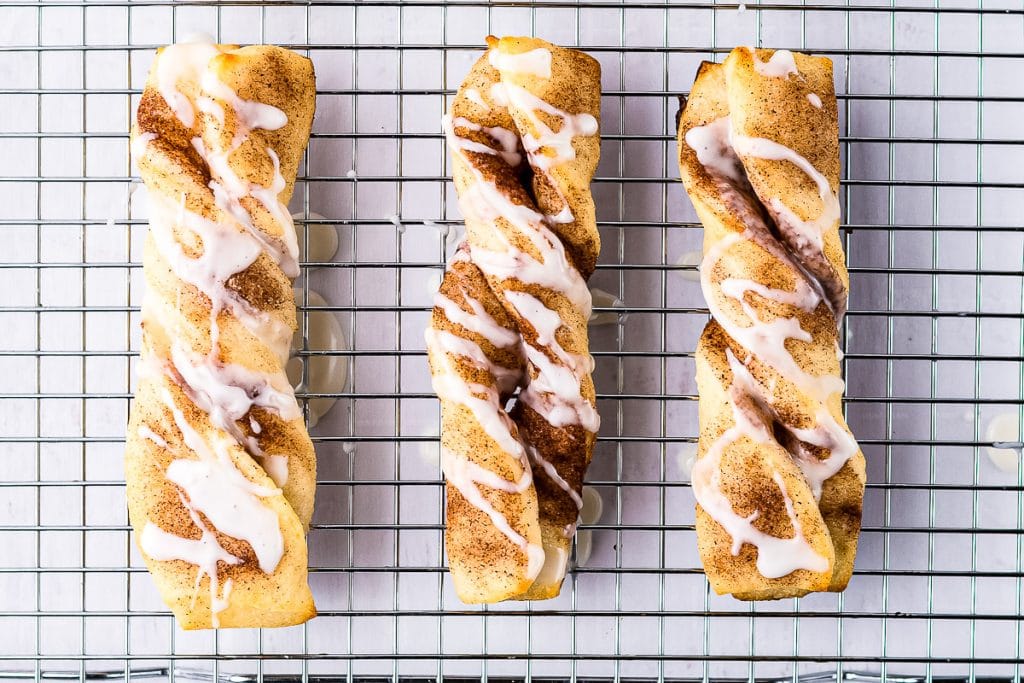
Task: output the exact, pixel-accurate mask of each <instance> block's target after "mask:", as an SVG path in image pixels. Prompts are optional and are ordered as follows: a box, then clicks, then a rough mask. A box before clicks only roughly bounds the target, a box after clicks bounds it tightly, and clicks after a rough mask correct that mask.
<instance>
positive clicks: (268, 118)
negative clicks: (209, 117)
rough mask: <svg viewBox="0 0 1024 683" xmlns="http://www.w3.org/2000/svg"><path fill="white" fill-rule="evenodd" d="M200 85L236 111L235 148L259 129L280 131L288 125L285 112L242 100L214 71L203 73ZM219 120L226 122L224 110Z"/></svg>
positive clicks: (273, 107) (270, 106) (259, 103)
mask: <svg viewBox="0 0 1024 683" xmlns="http://www.w3.org/2000/svg"><path fill="white" fill-rule="evenodd" d="M199 85H200V87H201V88H202V90H203V91H204V92H206V93H208V94H209V95H212V96H213V97H215V98H216V99H218V100H221V101H223V102H225V103H227V105H228V106H230V107H231V108H232V109H233V110H234V113H235V120H236V124H237V129H236V130H235V138H234V144H233V146H238V145H241V144H242V142H243V141H244V140H245V138H247V137H249V133H250V132H252V131H254V130H256V129H257V128H259V129H262V130H279V129H281V128H284V127H285V125H287V124H288V115H287V114H285V113H284V112H283V111H281V110H280V109H278V108H277V107H275V106H273V105H270V104H264V103H263V102H255V101H253V100H244V99H242V98H241V97H239V96H238V93H236V92H235V91H234V90H232V89H231V88H230V87H229V86H228V85H226V84H225V83H224V82H223V81H221V80H220V79H219V78H217V75H216V74H215V73H214V72H212V71H209V70H207V71H205V72H204V73H203V75H202V78H201V79H200V81H199ZM219 119H220V122H221V123H223V122H224V121H223V109H221V115H220V117H219Z"/></svg>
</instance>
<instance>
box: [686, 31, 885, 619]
mask: <svg viewBox="0 0 1024 683" xmlns="http://www.w3.org/2000/svg"><path fill="white" fill-rule="evenodd" d="M774 54H775V53H774V52H773V51H770V50H757V51H756V52H755V51H752V50H750V49H749V48H737V49H735V50H733V51H732V52H731V53H730V55H729V57H728V58H727V59H726V61H725V63H724V64H712V63H708V62H705V63H703V64H702V65H701V67H700V69H699V70H698V73H697V78H696V81H695V83H694V86H693V89H692V91H691V93H690V96H689V98H688V100H687V102H686V105H685V107H684V108H683V110H682V112H681V116H680V118H679V164H680V170H681V173H682V178H683V183H684V185H685V187H686V190H687V192H688V194H689V195H690V199H691V200H692V202H693V204H694V207H695V208H696V210H697V214H698V216H699V217H700V219H701V221H702V222H703V224H704V253H705V256H706V260H705V264H704V265H703V266H702V282H703V286H704V293H705V297H706V298H707V299H708V301H709V305H710V306H711V307H712V311H713V313H715V312H716V311H717V313H715V317H716V318H718V320H712V321H711V322H709V323H708V326H707V327H706V328H705V330H704V334H703V335H702V337H701V340H700V343H699V345H698V348H697V384H698V389H699V393H700V424H701V433H700V441H699V459H703V458H705V457H708V454H709V452H711V451H713V450H714V451H715V452H716V453H717V452H718V451H717V446H723V445H724V447H723V448H721V459H720V461H719V463H718V465H717V468H716V470H715V471H716V473H717V475H718V477H719V478H718V480H717V485H718V488H719V490H720V491H721V492H722V494H723V495H724V496H725V498H726V500H727V501H728V504H729V505H730V506H731V509H732V511H733V512H735V514H736V515H738V516H740V517H744V518H745V517H749V516H750V515H754V514H756V515H757V516H756V519H754V521H753V523H752V525H753V527H754V529H755V530H756V531H758V532H762V533H763V534H767V535H768V536H772V537H775V538H780V539H795V538H796V537H797V534H798V530H797V527H796V526H795V524H794V520H795V523H796V524H797V525H799V531H800V532H801V533H802V535H803V537H804V538H805V539H806V542H807V546H808V547H809V548H810V549H811V550H812V551H813V552H814V553H816V554H817V555H818V556H820V557H821V558H824V560H825V561H826V564H827V566H825V568H824V569H822V570H821V571H813V570H810V569H797V570H795V571H792V572H789V573H787V574H785V575H783V576H772V577H771V578H769V577H766V576H764V575H763V574H762V573H761V571H759V568H758V559H759V558H758V553H759V550H758V548H757V547H756V546H755V544H752V543H749V542H744V543H742V544H741V547H739V548H738V549H737V548H736V547H735V545H734V540H735V539H734V537H733V535H732V534H730V533H729V531H727V530H726V529H725V528H724V527H723V525H722V524H721V523H720V521H719V520H718V519H716V518H715V517H713V516H712V515H711V514H709V512H708V511H707V510H705V509H704V508H703V507H702V506H701V505H700V504H698V506H697V538H698V546H699V549H700V553H701V559H702V561H703V563H704V568H705V572H706V573H707V576H708V579H709V581H710V582H711V585H712V587H713V588H714V589H715V591H716V592H718V593H732V594H733V595H734V596H736V597H737V598H740V599H746V600H763V599H775V598H782V597H793V596H801V595H804V594H806V593H808V592H810V591H819V590H832V591H841V590H843V588H845V586H846V584H847V582H848V581H849V578H850V575H851V573H852V570H853V562H854V556H855V554H856V549H857V536H858V533H859V530H860V518H861V508H862V499H863V491H864V481H865V475H864V457H863V454H862V453H861V451H860V449H859V448H858V447H856V444H855V442H853V440H852V436H851V435H850V434H849V428H848V427H847V426H846V423H845V421H844V419H843V415H842V405H841V399H842V396H841V392H839V391H825V392H818V391H817V390H814V391H811V390H810V389H809V385H808V384H807V383H806V382H803V381H799V380H800V378H799V377H797V378H794V373H793V372H792V371H786V372H783V371H780V367H779V366H780V363H781V364H784V362H785V358H781V359H780V358H779V357H777V356H776V355H775V354H768V357H766V356H765V354H764V351H763V348H761V347H758V348H748V347H747V346H746V345H744V344H743V343H741V342H740V341H738V340H737V339H735V338H734V337H733V336H730V334H729V333H727V332H726V330H725V329H723V325H725V326H726V327H729V328H730V329H733V328H735V329H737V330H739V331H741V332H744V334H742V335H741V336H744V338H749V336H748V335H747V334H746V331H749V329H750V328H752V327H755V326H757V325H758V324H770V323H773V322H774V323H776V324H784V323H785V321H786V320H787V319H795V320H796V321H797V322H798V323H799V328H800V329H802V330H803V333H802V334H803V335H804V336H805V338H804V339H797V338H793V337H791V336H790V337H789V338H786V339H785V341H784V354H785V355H788V356H790V357H791V358H792V362H793V363H795V365H796V366H797V368H798V372H802V373H804V375H805V377H806V378H810V379H809V380H808V381H810V382H812V383H814V384H815V386H817V383H818V382H821V381H822V380H821V378H825V379H826V380H827V379H828V378H830V377H834V378H838V376H839V372H840V367H839V361H838V344H837V342H838V337H837V321H838V320H840V319H841V317H842V315H843V313H844V312H845V306H846V298H847V290H848V287H849V277H848V275H847V271H846V267H845V265H844V254H843V250H842V244H841V242H840V238H839V230H838V228H839V220H838V212H836V215H835V219H834V220H833V221H831V222H830V224H829V225H824V226H821V230H820V239H821V246H820V247H816V246H815V245H814V243H813V240H808V239H807V238H806V235H805V234H804V233H802V232H801V230H800V225H801V223H804V222H814V221H816V220H819V219H820V217H821V216H824V215H826V212H827V208H826V202H825V200H824V199H823V198H822V195H821V193H820V191H819V187H818V185H817V184H816V182H815V179H814V178H812V176H811V175H810V174H809V173H808V172H805V169H802V168H801V167H799V166H798V165H797V163H796V162H794V161H792V160H791V159H790V158H780V157H778V155H772V154H769V153H766V152H764V151H759V152H757V153H751V150H750V149H747V148H746V147H743V146H739V147H737V146H736V143H735V142H734V139H735V138H736V136H739V138H740V139H741V140H743V139H745V138H746V139H766V140H767V141H770V142H773V143H777V144H781V145H784V146H785V147H787V148H789V149H790V150H792V151H793V152H795V153H796V154H797V155H799V156H800V157H802V158H803V159H805V160H806V161H807V162H808V163H809V164H810V165H811V166H813V168H814V169H817V172H818V173H820V174H821V176H823V177H824V178H825V179H827V183H828V186H829V187H828V190H829V191H830V192H831V193H832V194H833V195H834V194H835V193H836V192H837V191H838V187H839V146H838V124H837V109H836V101H835V95H834V92H833V85H832V65H831V62H830V61H829V60H828V59H826V58H816V57H809V56H807V55H802V54H793V56H792V57H793V64H794V65H795V67H796V68H797V69H798V73H795V74H794V73H788V74H782V75H771V74H765V73H762V72H761V70H759V68H758V66H759V65H758V64H756V62H755V59H756V61H757V62H760V63H761V65H762V66H761V69H762V70H763V68H764V67H763V65H764V64H767V63H769V61H770V60H771V59H772V57H773V55H774ZM781 57H784V55H780V58H781ZM816 98H817V99H816ZM815 102H817V103H819V104H820V106H816V105H815ZM724 116H729V117H730V124H731V137H730V143H729V144H730V145H731V146H732V147H735V151H734V152H733V154H735V156H737V157H738V163H739V164H741V165H740V166H738V167H737V168H738V169H739V171H738V173H737V176H738V177H730V173H729V171H728V168H726V170H725V171H723V170H721V169H719V168H716V166H715V160H716V159H717V157H716V156H715V155H714V154H712V155H710V156H709V159H710V160H711V161H710V162H709V163H708V165H705V163H702V162H701V160H700V159H698V154H697V152H696V151H695V149H694V148H693V147H691V145H690V144H688V142H687V133H689V132H690V131H691V130H694V129H696V128H698V127H704V126H708V125H709V124H711V123H712V122H715V121H718V120H721V118H722V117H724ZM763 148H764V147H762V148H760V149H762V150H763ZM753 149H754V150H757V149H759V148H758V147H757V146H756V145H755V146H754V147H753ZM705 161H707V159H706V160H705ZM780 202H781V204H782V205H784V206H785V207H788V209H789V211H790V212H791V213H792V215H789V214H787V213H786V211H785V210H780ZM835 206H836V208H838V203H836V204H835ZM794 215H795V217H796V218H795V220H794V218H793V216H794ZM820 220H824V219H820ZM709 254H712V255H713V256H712V258H711V259H710V261H711V262H709V259H708V258H707V257H708V255H709ZM727 280H731V281H732V283H731V284H732V285H733V287H734V286H735V283H736V282H744V283H746V282H752V283H756V285H759V286H762V287H764V288H765V290H767V291H768V292H769V294H768V295H764V294H762V293H761V292H758V291H752V290H750V289H749V288H748V289H747V290H746V291H744V292H743V293H742V294H741V295H740V298H735V297H734V296H731V295H730V294H729V293H727V292H725V291H723V282H724V281H727ZM802 287H806V288H810V289H812V290H813V291H814V292H816V298H813V299H811V301H812V302H817V303H816V305H813V306H809V307H807V306H804V307H801V306H800V305H796V303H795V302H799V301H800V300H801V298H800V294H799V293H800V292H801V291H802V290H801V288H802ZM771 291H774V292H776V293H777V294H771ZM787 298H791V299H792V300H790V301H787V300H786V299H787ZM780 299H781V300H780ZM806 299H807V297H804V300H806ZM751 315H753V316H756V318H757V321H755V320H752V318H751ZM758 321H759V322H758ZM720 322H722V323H723V324H719V323H720ZM762 329H763V328H762ZM761 344H762V345H763V342H761ZM778 356H782V354H778ZM731 359H732V360H731ZM737 368H742V372H743V375H744V376H743V377H737V376H736V369H737ZM746 375H749V379H747V378H746ZM794 380H797V381H794ZM839 386H841V385H839ZM825 394H827V396H825ZM738 421H743V422H744V423H745V424H748V425H752V426H751V427H747V428H743V425H740V426H739V427H737V424H738ZM823 425H834V428H833V427H829V428H828V429H832V430H833V431H832V432H830V433H831V434H833V435H834V436H835V438H833V440H832V442H830V443H832V445H833V448H827V447H818V446H814V445H812V444H810V443H808V442H807V441H806V438H807V437H806V435H807V434H808V433H813V434H820V433H821V430H823V429H826V427H825V426H823ZM734 428H735V429H736V430H739V433H740V434H741V436H739V437H738V438H734V439H731V440H730V439H729V437H730V435H734V434H736V433H737V432H736V431H735V430H734ZM758 429H763V430H764V431H765V432H766V433H767V434H768V435H769V436H768V438H767V439H765V440H764V441H763V442H759V440H757V439H754V438H751V435H752V434H754V435H756V433H757V430H758ZM730 430H733V431H730ZM794 430H796V431H799V434H800V436H798V435H797V433H795V431H794ZM801 430H807V431H801ZM815 430H817V431H815ZM727 432H728V434H727ZM723 435H726V436H725V437H724V438H725V440H726V441H727V442H728V443H726V442H721V441H720V440H722V439H723ZM841 435H845V437H842V436H841ZM842 438H848V439H849V441H848V443H849V444H852V446H851V447H850V448H848V449H847V450H849V451H850V454H849V457H848V459H846V460H845V462H844V464H842V467H841V468H839V469H838V471H837V472H835V473H834V474H833V475H832V476H830V477H829V478H827V480H825V481H824V484H823V486H822V487H821V491H820V496H819V497H817V498H816V496H815V495H814V491H813V486H812V485H811V482H810V480H809V479H808V475H806V474H805V472H804V471H803V470H802V469H801V463H802V462H803V463H804V467H807V465H806V463H807V462H809V461H811V460H816V461H824V460H826V459H827V458H829V457H830V455H831V454H832V452H833V450H835V451H836V452H839V446H838V441H839V440H842ZM776 475H777V476H778V478H779V480H781V482H782V484H781V485H780V484H779V481H778V480H776ZM696 478H697V477H696V476H695V479H696ZM696 486H697V482H695V492H696ZM783 492H785V493H783ZM787 495H788V499H789V502H790V503H791V505H792V508H793V511H792V513H789V512H787V509H786V503H787V500H786V498H787ZM698 498H700V496H699V495H698ZM791 515H792V516H791ZM737 550H738V552H737ZM762 559H763V558H762Z"/></svg>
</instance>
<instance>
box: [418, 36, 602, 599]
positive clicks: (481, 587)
mask: <svg viewBox="0 0 1024 683" xmlns="http://www.w3.org/2000/svg"><path fill="white" fill-rule="evenodd" d="M487 42H488V44H489V46H490V49H489V50H488V52H487V53H485V55H484V56H482V57H481V58H480V59H479V60H478V61H477V62H476V64H475V65H474V66H473V68H472V69H471V71H470V73H469V75H468V76H467V77H466V80H465V81H464V82H463V84H462V87H461V88H460V89H459V92H458V94H457V95H456V97H455V100H454V101H453V103H452V106H451V109H450V111H449V113H448V115H447V116H446V117H445V120H444V125H445V130H446V134H447V138H448V146H449V147H450V149H451V153H452V175H453V178H454V182H455V189H456V192H457V193H458V197H459V205H460V207H461V209H462V213H463V215H464V216H465V220H466V232H467V241H466V243H465V244H464V245H463V246H462V247H461V248H460V250H459V252H458V254H457V256H456V258H455V259H454V261H453V263H452V264H451V268H450V269H449V270H448V272H447V273H446V274H445V277H444V281H443V283H442V285H441V288H440V291H439V293H438V295H437V298H436V299H435V305H434V312H433V317H432V319H431V322H430V327H429V329H428V330H427V348H428V352H429V358H430V369H431V373H432V376H433V384H434V389H435V391H436V392H437V395H438V397H439V398H440V399H441V450H442V466H443V468H444V472H445V475H446V477H447V480H448V485H447V494H448V506H447V531H446V536H445V538H446V545H447V551H448V562H449V566H450V568H451V573H452V578H453V581H454V584H455V589H456V592H457V593H458V595H459V597H460V598H461V599H462V600H463V601H464V602H495V601H499V600H505V599H509V598H517V599H529V600H533V599H545V598H550V597H554V596H556V595H557V594H558V592H559V590H560V587H561V583H562V579H563V578H564V576H565V572H566V567H567V563H568V556H569V548H570V544H571V542H572V537H573V534H574V533H575V528H576V522H577V518H578V515H579V510H580V507H581V506H582V500H581V497H580V494H581V490H582V486H583V475H584V473H585V471H586V468H587V465H588V464H589V462H590V458H591V455H592V452H593V448H594V442H595V440H596V435H597V430H598V427H599V425H600V420H599V418H598V414H597V409H596V405H595V403H596V401H595V393H594V383H593V380H592V379H591V376H590V373H591V371H592V370H593V359H592V358H591V356H590V354H589V347H588V340H587V318H588V317H589V315H590V308H591V300H590V291H589V290H588V288H587V279H588V278H589V277H590V274H591V273H592V272H593V270H594V267H595V264H596V262H597V255H598V252H599V250H600V243H599V237H598V233H597V226H596V223H595V216H594V202H593V199H592V198H591V195H590V180H591V178H592V177H593V175H594V171H595V169H596V167H597V161H598V156H599V153H600V139H599V137H598V116H599V114H600V97H601V91H600V83H601V80H600V67H599V65H598V64H597V62H596V61H595V60H594V59H592V58H591V57H589V56H587V55H585V54H583V53H581V52H577V51H575V50H568V49H565V48H561V47H556V46H554V45H551V44H549V43H546V42H544V41H542V40H536V39H533V38H502V39H501V40H498V39H496V38H493V37H489V38H488V39H487ZM517 388H518V389H519V393H518V394H516V395H515V396H516V400H515V404H514V406H513V407H512V409H511V411H510V412H506V410H505V406H506V402H507V401H508V400H509V399H510V398H511V397H512V396H513V395H514V392H515V390H516V389H517Z"/></svg>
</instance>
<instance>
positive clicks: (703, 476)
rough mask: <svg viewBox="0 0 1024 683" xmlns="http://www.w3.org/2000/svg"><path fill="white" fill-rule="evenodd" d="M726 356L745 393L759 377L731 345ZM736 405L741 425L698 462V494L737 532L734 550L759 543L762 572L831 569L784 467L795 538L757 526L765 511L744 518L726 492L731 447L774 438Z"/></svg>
mask: <svg viewBox="0 0 1024 683" xmlns="http://www.w3.org/2000/svg"><path fill="white" fill-rule="evenodd" d="M726 355H727V357H728V360H729V367H730V368H732V372H733V388H732V391H733V392H734V394H735V393H738V392H742V391H743V390H744V388H745V387H744V385H747V384H748V382H752V381H753V380H752V379H751V378H750V377H749V374H748V373H747V371H746V368H744V367H743V366H742V364H740V363H739V362H738V361H737V360H736V358H735V356H733V354H732V352H731V351H729V350H726ZM734 398H739V399H740V400H742V397H736V396H734ZM732 407H733V419H734V422H735V424H734V425H733V426H732V427H730V428H729V429H727V430H726V431H725V432H724V433H723V434H722V435H721V436H720V437H719V438H718V439H717V440H716V441H715V442H714V443H713V444H711V446H710V447H709V448H708V450H707V452H706V453H705V454H704V456H703V457H701V458H700V459H699V460H697V462H696V463H694V466H693V473H692V481H693V493H694V496H695V497H696V498H697V502H698V503H699V504H700V506H701V507H702V508H703V509H704V510H705V511H706V512H707V513H708V514H709V515H710V516H711V517H712V518H713V519H714V520H715V521H716V522H718V523H719V524H720V525H722V528H724V529H725V530H726V532H727V533H728V534H729V535H730V536H731V537H732V540H733V545H732V554H733V555H738V554H739V552H740V549H741V548H742V547H743V544H744V543H749V544H750V545H753V546H754V547H755V548H757V570H758V571H759V572H760V573H761V575H762V576H764V577H766V578H769V579H776V578H780V577H783V576H786V575H787V574H790V573H792V572H794V571H796V570H798V569H807V570H809V571H813V572H823V571H825V570H827V569H828V560H827V559H826V558H825V557H822V556H821V555H819V554H818V553H816V552H815V551H814V549H813V548H812V547H811V545H810V543H809V542H808V541H807V539H806V538H805V537H804V535H803V529H802V528H801V525H800V522H799V520H798V519H797V516H796V513H795V511H794V508H793V502H792V500H790V498H789V494H788V492H787V491H786V487H785V482H784V481H783V480H782V477H781V476H780V475H779V473H778V472H775V471H774V470H773V472H772V478H773V479H774V481H775V483H776V484H777V485H778V487H779V491H780V492H781V493H782V497H783V500H784V501H785V506H786V514H787V516H788V517H789V519H790V522H791V524H792V525H793V536H792V537H791V538H778V537H776V536H771V535H769V534H766V533H764V532H763V531H760V530H758V529H757V528H755V527H754V524H753V522H754V520H756V519H757V517H758V514H759V513H758V512H757V511H755V512H754V513H753V514H752V515H750V516H749V517H741V516H740V515H738V514H736V511H735V510H733V508H732V503H730V502H729V499H728V498H726V496H725V494H724V493H723V492H722V490H721V487H720V484H721V460H722V454H723V452H724V451H725V448H726V447H727V446H729V445H730V444H732V443H734V442H736V441H739V440H740V439H743V438H747V439H750V440H751V441H753V442H754V443H756V444H766V443H769V442H771V440H772V439H771V435H770V434H769V433H768V431H767V430H766V429H765V427H764V425H762V424H756V423H754V422H753V421H752V420H751V419H750V418H749V416H748V415H746V414H745V413H744V411H743V410H742V409H741V408H740V407H739V406H738V401H736V400H733V401H732Z"/></svg>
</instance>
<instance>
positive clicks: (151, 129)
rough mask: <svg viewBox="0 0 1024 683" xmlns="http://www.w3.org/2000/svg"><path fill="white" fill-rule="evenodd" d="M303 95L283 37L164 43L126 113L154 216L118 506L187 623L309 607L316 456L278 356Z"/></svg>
mask: <svg viewBox="0 0 1024 683" xmlns="http://www.w3.org/2000/svg"><path fill="white" fill-rule="evenodd" d="M314 103H315V86H314V79H313V67H312V64H311V63H310V61H309V60H308V59H306V58H304V57H301V56H299V55H297V54H295V53H293V52H290V51H288V50H285V49H282V48H278V47H272V46H250V47H243V48H238V47H236V46H232V45H209V44H182V45H171V46H168V47H165V48H163V49H161V50H159V51H158V53H157V57H156V61H155V62H154V64H153V67H152V69H151V71H150V74H149V78H148V80H147V82H146V87H145V90H144V91H143V94H142V99H141V101H140V103H139V108H138V113H137V115H136V125H135V127H134V128H133V130H132V148H133V153H134V155H135V157H136V160H137V162H138V165H139V169H140V171H141V173H142V178H143V180H144V181H145V183H146V188H147V190H148V198H149V207H150V216H151V217H150V225H149V232H148V235H147V238H146V245H145V252H144V257H143V268H144V269H143V272H144V274H145V278H146V293H145V296H144V299H143V304H142V330H143V334H142V350H141V358H140V360H139V366H138V367H139V379H138V387H137V389H136V393H135V400H134V402H133V404H132V408H131V418H130V422H129V426H128V435H127V444H126V454H125V467H126V479H127V485H128V506H129V512H130V515H131V521H132V524H133V526H134V528H135V532H136V540H137V542H138V545H139V548H140V549H141V551H142V556H143V558H144V559H145V561H146V565H147V566H148V567H149V570H150V573H151V574H152V575H153V578H154V581H155V582H156V584H157V587H158V588H159V590H160V593H161V595H162V597H163V599H164V601H165V602H166V603H167V604H168V605H169V606H170V608H171V609H172V610H173V611H174V614H175V616H176V617H177V618H178V622H179V623H180V624H181V626H182V627H183V628H186V629H194V628H209V627H211V626H212V627H215V628H216V627H236V626H238V627H242V626H244V627H257V626H259V627H263V626H287V625H291V624H297V623H301V622H303V621H306V620H307V619H309V618H311V617H312V616H313V615H314V614H315V611H314V607H313V598H312V594H311V593H310V590H309V586H308V585H307V574H306V541H305V534H306V530H307V528H308V526H309V522H310V517H311V516H312V512H313V493H314V490H315V483H316V482H315V480H316V461H315V455H314V452H313V445H312V442H311V441H310V439H309V435H308V433H307V432H306V427H305V424H304V423H303V420H302V412H301V410H300V409H299V406H298V404H297V403H296V400H295V395H294V393H293V391H292V387H291V385H290V384H289V383H288V379H287V377H286V376H285V373H284V363H285V362H286V361H287V356H288V347H289V341H290V339H291V336H292V333H293V330H294V329H295V326H296V320H295V301H294V298H293V294H292V282H291V279H292V278H294V277H295V276H297V275H298V272H299V270H298V260H297V259H298V248H297V242H296V236H295V227H294V225H293V224H292V220H291V215H290V214H289V212H288V208H287V205H288V200H289V198H290V197H291V194H292V188H293V184H294V180H295V174H296V171H297V169H298V165H299V161H300V159H301V157H302V154H303V152H304V150H305V148H306V143H307V141H308V140H309V133H310V126H311V125H312V119H313V108H314Z"/></svg>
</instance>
